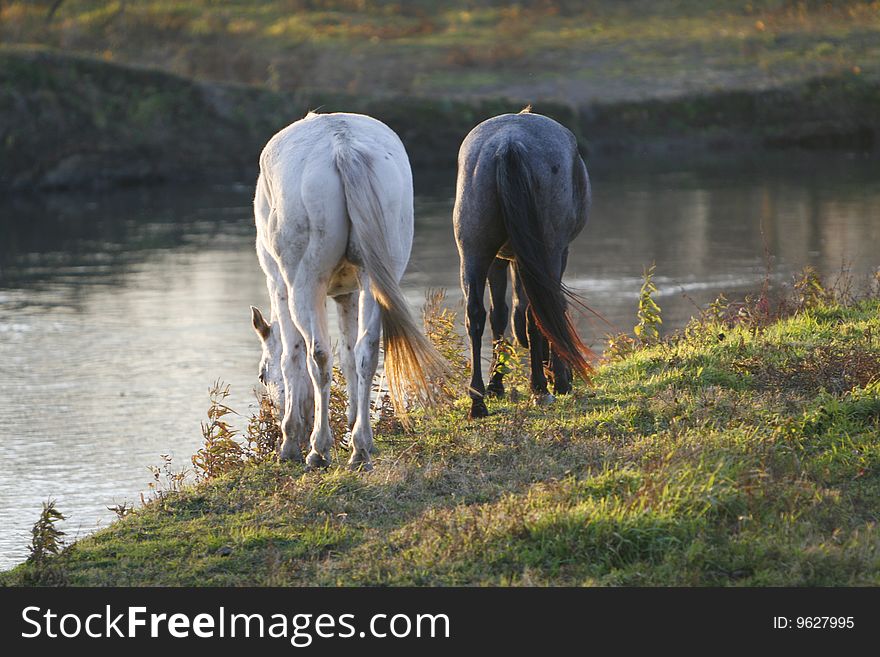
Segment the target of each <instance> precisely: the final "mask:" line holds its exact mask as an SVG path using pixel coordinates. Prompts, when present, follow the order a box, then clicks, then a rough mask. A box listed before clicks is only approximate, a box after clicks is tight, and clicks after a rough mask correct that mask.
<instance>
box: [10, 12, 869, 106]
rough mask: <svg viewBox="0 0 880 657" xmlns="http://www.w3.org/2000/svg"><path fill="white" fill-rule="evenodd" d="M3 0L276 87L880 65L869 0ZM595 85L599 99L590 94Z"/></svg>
mask: <svg viewBox="0 0 880 657" xmlns="http://www.w3.org/2000/svg"><path fill="white" fill-rule="evenodd" d="M49 4H51V3H49V2H32V1H28V2H25V1H23V0H13V1H12V2H6V3H4V7H3V9H2V13H0V42H3V43H7V44H9V43H37V44H43V45H47V46H53V47H58V48H62V49H64V50H67V51H69V52H76V53H84V54H88V55H92V56H94V55H98V56H101V57H104V58H106V59H110V60H116V61H120V62H124V63H133V64H148V65H150V66H158V67H160V68H164V69H166V70H170V71H172V72H175V73H178V74H182V75H185V76H194V77H199V78H207V79H211V80H219V81H234V82H245V83H249V84H260V85H268V86H271V87H273V88H275V89H297V90H309V91H324V92H327V91H336V92H339V91H347V92H350V93H365V92H368V93H376V92H389V91H390V92H398V93H410V94H411V93H417V94H425V95H441V96H446V95H474V94H477V95H482V94H491V95H499V94H500V95H513V96H516V97H522V96H523V95H524V89H526V88H527V89H528V90H530V92H531V93H528V94H525V95H527V96H529V98H528V99H529V100H537V99H540V98H557V99H561V100H566V101H569V102H571V101H574V102H579V103H580V102H585V101H588V102H591V103H592V102H595V101H596V100H602V101H605V102H609V101H619V100H634V99H639V98H644V97H652V96H656V95H662V96H669V95H681V94H683V93H698V92H707V91H711V90H714V89H717V88H731V87H736V88H746V89H754V88H763V87H766V86H777V85H779V84H788V83H793V82H798V81H802V80H804V79H806V78H809V77H814V76H817V75H831V74H839V73H840V72H842V71H849V70H853V69H856V70H858V71H860V72H862V73H864V74H868V75H874V76H876V75H877V74H880V66H878V63H880V5H878V3H876V2H864V1H858V0H838V1H836V2H794V1H786V0H754V1H753V2H749V3H746V2H741V1H738V0H725V1H723V2H712V3H705V2H697V1H687V0H684V1H683V0H659V1H657V0H654V1H648V0H637V1H635V2H632V1H631V2H626V3H621V2H614V1H612V0H593V1H591V2H586V3H583V2H568V1H566V0H562V1H548V0H526V1H525V2H503V1H489V0H487V1H479V0H477V1H467V2H464V1H459V2H449V3H431V2H424V1H420V0H417V1H415V2H412V1H410V2H405V3H401V2H386V1H384V0H369V1H366V2H359V1H355V0H275V1H272V2H259V3H255V2H241V1H231V0H226V1H223V2H217V1H216V0H212V1H211V2H208V1H207V0H196V1H194V2H174V1H169V0H144V1H141V2H128V3H125V6H124V11H122V10H121V7H122V4H121V3H118V2H112V1H107V0H67V1H66V2H64V3H63V4H62V5H61V7H60V9H59V10H58V12H57V14H56V15H55V16H54V17H53V19H52V20H51V21H50V22H49V23H48V24H47V23H46V21H45V15H46V11H47V7H48V6H49ZM597 96H598V97H597Z"/></svg>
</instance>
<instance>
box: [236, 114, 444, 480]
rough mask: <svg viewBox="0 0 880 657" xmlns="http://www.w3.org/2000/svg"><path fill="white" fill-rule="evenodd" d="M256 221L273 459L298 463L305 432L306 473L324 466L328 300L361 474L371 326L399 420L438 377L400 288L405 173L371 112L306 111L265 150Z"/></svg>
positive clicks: (373, 360)
mask: <svg viewBox="0 0 880 657" xmlns="http://www.w3.org/2000/svg"><path fill="white" fill-rule="evenodd" d="M254 214H255V218H256V225H257V255H258V258H259V260H260V264H261V266H262V268H263V271H264V272H265V273H266V282H267V285H268V288H269V297H270V300H271V316H270V321H266V319H265V318H264V317H263V315H262V313H261V312H260V311H259V310H258V309H256V308H254V307H252V308H251V312H252V321H253V325H254V329H255V330H256V331H257V335H258V336H259V337H260V341H261V342H262V345H263V357H262V360H261V362H260V380H261V381H262V382H263V383H264V384H265V385H266V386H267V387H268V388H269V389H270V391H271V390H274V391H276V401H277V404H278V408H279V409H283V412H284V415H283V419H282V423H281V428H282V433H283V436H284V440H283V442H282V444H281V448H280V451H279V458H280V459H282V460H286V459H296V460H301V459H302V450H301V443H304V442H305V438H306V436H309V432H310V443H311V450H310V451H309V454H308V456H307V457H306V464H307V466H308V467H310V468H315V467H325V466H327V465H328V464H329V462H330V448H331V446H332V445H333V436H332V435H331V432H330V425H329V418H328V410H329V409H328V406H329V398H330V382H331V378H332V366H333V354H332V351H331V345H330V339H329V336H328V332H327V311H326V298H327V297H328V296H330V297H333V299H334V301H336V304H337V307H338V309H339V325H340V333H341V336H342V343H341V345H340V348H339V354H340V360H341V364H342V371H343V373H344V374H345V380H346V384H347V390H348V424H349V427H350V428H351V430H352V447H353V452H352V455H351V459H350V461H349V464H350V465H351V466H352V467H364V468H365V469H369V468H370V467H371V465H370V451H371V448H372V445H373V432H372V428H371V426H370V392H371V388H372V381H373V376H374V375H375V372H376V366H377V364H378V359H379V333H380V328H381V331H382V332H383V333H384V338H385V344H384V350H385V374H386V379H387V381H388V388H389V393H390V394H391V398H392V401H393V402H394V405H395V407H396V409H397V410H398V412H400V413H403V412H405V408H404V399H405V397H406V395H407V394H409V395H410V396H413V395H414V396H418V397H421V398H423V399H428V400H430V399H431V393H430V386H429V380H430V379H431V378H432V377H434V376H437V375H439V374H442V372H443V371H444V369H445V365H444V362H443V360H442V358H441V357H440V355H439V354H438V353H437V352H436V350H435V349H434V348H433V346H432V345H431V343H430V342H429V341H428V340H427V338H425V336H424V335H423V334H422V332H421V330H420V329H419V328H418V326H417V324H416V322H415V321H414V319H413V317H412V315H411V314H410V312H409V309H408V307H407V304H406V300H405V298H404V296H403V293H402V292H401V289H400V285H399V281H400V278H401V276H403V272H404V270H405V269H406V266H407V263H408V261H409V255H410V248H411V246H412V237H413V191H412V172H411V170H410V166H409V160H408V158H407V155H406V151H405V150H404V147H403V144H402V143H401V141H400V139H399V138H398V136H397V135H396V134H395V133H394V132H393V131H392V130H391V129H390V128H388V126H386V125H385V124H383V123H381V122H380V121H377V120H376V119H373V118H370V117H368V116H363V115H360V114H342V113H339V114H314V113H309V114H308V115H306V117H305V118H303V119H301V120H299V121H296V122H295V123H293V124H292V125H290V126H288V127H287V128H285V129H283V130H282V131H281V132H279V133H278V134H276V135H275V136H274V137H272V139H270V140H269V143H268V144H266V147H265V148H264V149H263V152H262V154H261V155H260V176H259V179H258V180H257V191H256V197H255V199H254Z"/></svg>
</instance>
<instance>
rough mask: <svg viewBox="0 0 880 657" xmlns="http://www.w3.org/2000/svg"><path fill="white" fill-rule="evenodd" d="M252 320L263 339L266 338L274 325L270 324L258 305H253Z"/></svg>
mask: <svg viewBox="0 0 880 657" xmlns="http://www.w3.org/2000/svg"><path fill="white" fill-rule="evenodd" d="M251 321H252V322H253V324H254V330H255V331H256V332H257V335H259V336H260V338H261V339H263V340H266V339H267V338H268V337H269V331H270V330H271V328H272V327H270V326H269V323H268V322H267V321H266V319H265V318H264V317H263V313H261V312H260V309H259V308H257V307H256V306H251Z"/></svg>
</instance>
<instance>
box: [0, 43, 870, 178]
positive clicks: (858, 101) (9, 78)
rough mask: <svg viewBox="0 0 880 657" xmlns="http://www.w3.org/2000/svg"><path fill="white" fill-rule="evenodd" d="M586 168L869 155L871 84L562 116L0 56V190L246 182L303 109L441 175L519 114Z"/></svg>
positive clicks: (826, 82) (819, 83) (517, 103)
mask: <svg viewBox="0 0 880 657" xmlns="http://www.w3.org/2000/svg"><path fill="white" fill-rule="evenodd" d="M529 101H531V102H533V103H534V104H535V110H536V111H539V112H541V113H543V114H547V115H549V116H552V117H554V118H556V119H557V120H559V121H560V122H562V123H564V124H565V125H567V126H569V127H570V128H571V129H572V130H573V131H574V132H575V133H576V134H577V136H578V138H579V140H580V141H581V144H582V148H583V150H584V151H585V152H586V153H587V154H589V155H590V156H594V155H598V154H606V153H645V154H658V153H669V152H670V151H673V152H675V151H682V150H691V151H692V150H707V149H716V150H717V149H756V148H780V147H801V148H803V147H806V148H845V149H853V150H872V149H873V148H874V146H875V137H876V135H877V134H878V129H880V112H878V108H880V84H878V83H877V82H876V81H873V80H867V79H864V78H862V77H860V76H857V75H847V76H845V77H834V78H819V79H815V80H812V81H810V82H808V83H805V84H799V85H797V86H791V87H786V88H781V89H774V90H764V91H736V92H721V93H715V94H711V95H700V96H690V97H682V98H678V99H673V100H653V101H638V102H625V103H614V104H606V105H593V106H589V107H573V106H569V105H564V104H560V103H557V102H541V101H540V99H505V98H496V99H484V100H474V101H464V100H455V101H453V100H448V101H446V100H436V99H428V98H417V97H402V96H390V95H389V96H364V95H357V96H354V95H343V94H339V95H328V94H323V95H315V94H312V95H307V94H301V93H296V92H292V93H276V92H272V91H269V90H266V89H261V88H256V87H246V86H235V85H221V84H213V83H211V84H209V83H202V82H198V81H193V80H189V79H186V78H181V77H177V76H174V75H171V74H168V73H162V72H158V71H154V70H149V69H141V68H133V67H128V66H121V65H117V64H111V63H106V62H103V61H100V60H94V59H89V58H83V57H71V56H69V55H62V54H59V53H55V52H52V51H47V50H28V49H7V50H0V188H6V189H28V188H40V187H93V186H108V185H118V184H128V183H143V182H151V181H164V180H199V179H201V180H207V179H210V180H233V179H239V180H248V179H251V178H253V177H255V176H256V163H257V157H258V154H259V151H260V149H261V148H262V146H263V144H264V143H265V142H266V140H267V139H268V138H269V137H270V136H271V135H272V134H273V133H274V132H276V131H277V130H278V129H280V128H281V127H283V126H285V125H287V124H288V123H290V122H291V121H294V120H296V119H297V118H300V117H301V116H303V115H304V114H305V112H306V111H308V110H310V109H316V108H318V109H320V110H321V111H354V112H363V113H366V114H371V115H373V116H375V117H377V118H379V119H381V120H383V121H385V122H386V123H388V125H389V126H391V128H393V129H394V130H395V131H396V132H397V133H398V134H399V135H400V136H401V138H402V139H403V141H404V143H405V144H406V146H407V150H408V152H409V154H410V158H411V159H412V161H413V164H414V166H416V167H443V168H447V167H452V166H454V164H455V158H456V153H457V150H458V146H459V144H460V143H461V140H462V139H463V137H464V136H465V135H466V134H467V132H468V131H469V130H470V129H471V128H472V127H473V126H474V125H476V124H477V123H478V122H479V121H481V120H483V119H484V118H487V117H489V116H493V115H495V114H500V113H504V112H511V111H518V110H519V109H520V108H521V107H522V106H523V105H524V104H525V103H526V102H529Z"/></svg>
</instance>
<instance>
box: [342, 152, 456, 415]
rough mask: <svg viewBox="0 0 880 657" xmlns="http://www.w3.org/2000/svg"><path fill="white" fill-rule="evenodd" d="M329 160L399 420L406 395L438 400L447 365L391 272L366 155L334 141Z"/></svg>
mask: <svg viewBox="0 0 880 657" xmlns="http://www.w3.org/2000/svg"><path fill="white" fill-rule="evenodd" d="M335 159H336V168H337V170H338V171H339V174H340V176H341V177H342V184H343V187H344V189H345V202H346V205H347V206H348V215H349V217H350V219H351V226H352V230H353V232H354V237H355V243H356V245H357V250H358V252H359V254H360V255H361V257H362V258H363V264H364V268H365V269H366V271H367V274H368V275H369V277H370V287H371V289H372V293H373V297H374V298H375V299H376V301H377V302H378V304H379V308H380V312H381V316H382V334H383V336H384V341H385V345H384V347H385V376H386V378H387V380H388V392H389V394H390V396H391V401H392V403H393V404H394V408H395V409H396V411H397V413H398V415H399V416H400V417H401V418H403V419H405V418H406V399H407V397H410V398H416V399H419V400H420V401H422V403H424V404H427V405H429V406H430V405H434V404H436V403H437V402H438V401H439V396H440V395H441V394H442V393H440V392H439V390H440V386H437V385H436V382H437V381H438V380H439V379H441V378H442V377H444V376H445V375H447V374H448V366H447V364H446V361H445V360H444V359H443V357H442V356H441V355H440V354H439V353H438V352H437V350H436V349H435V348H434V345H432V344H431V342H430V341H429V340H428V339H427V338H426V337H425V335H424V333H423V332H422V331H421V329H419V327H418V325H417V324H416V321H415V320H414V319H413V316H412V314H411V313H410V311H409V307H408V306H407V302H406V298H405V297H404V295H403V291H402V290H401V289H400V284H399V283H398V281H397V277H396V276H395V275H394V272H393V271H392V269H391V262H392V258H391V253H390V250H389V248H388V234H387V230H386V225H385V221H383V216H382V204H381V202H380V200H379V199H380V196H379V190H378V189H377V188H378V185H379V184H380V183H379V180H378V179H377V176H376V174H375V172H374V171H373V167H372V163H371V161H370V156H369V155H368V154H366V153H364V152H362V151H361V150H360V149H358V148H357V147H355V146H354V145H353V144H351V143H350V141H348V140H347V139H339V140H337V143H336V158H335ZM432 382H433V383H434V385H432Z"/></svg>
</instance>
